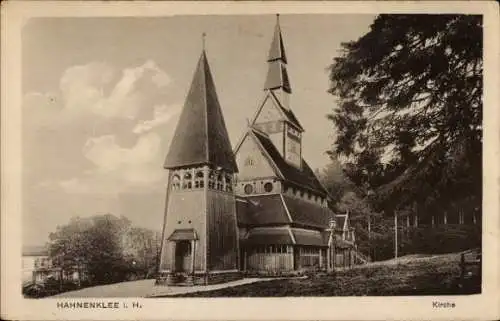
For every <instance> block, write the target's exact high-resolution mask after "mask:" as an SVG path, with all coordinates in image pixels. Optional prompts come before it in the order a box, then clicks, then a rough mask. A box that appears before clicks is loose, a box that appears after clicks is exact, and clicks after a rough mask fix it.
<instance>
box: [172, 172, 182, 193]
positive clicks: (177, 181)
mask: <svg viewBox="0 0 500 321" xmlns="http://www.w3.org/2000/svg"><path fill="white" fill-rule="evenodd" d="M180 188H181V177H180V176H179V175H177V174H175V175H174V176H172V189H174V190H178V189H180Z"/></svg>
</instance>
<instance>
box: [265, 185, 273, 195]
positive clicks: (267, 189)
mask: <svg viewBox="0 0 500 321" xmlns="http://www.w3.org/2000/svg"><path fill="white" fill-rule="evenodd" d="M264 190H265V191H266V192H268V193H269V192H270V191H272V190H273V184H272V183H265V184H264Z"/></svg>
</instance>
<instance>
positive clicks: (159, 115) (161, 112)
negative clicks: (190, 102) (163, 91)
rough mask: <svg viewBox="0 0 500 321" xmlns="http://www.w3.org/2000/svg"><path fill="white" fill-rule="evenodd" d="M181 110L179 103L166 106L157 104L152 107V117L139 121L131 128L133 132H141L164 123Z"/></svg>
mask: <svg viewBox="0 0 500 321" xmlns="http://www.w3.org/2000/svg"><path fill="white" fill-rule="evenodd" d="M180 111H181V106H180V105H174V106H170V107H167V105H157V106H155V107H154V113H153V117H154V118H153V119H150V120H144V121H140V122H139V123H137V125H135V127H134V128H133V129H132V132H133V133H135V134H142V133H145V132H148V131H150V130H152V129H153V128H155V127H157V126H160V125H163V124H166V123H168V122H169V121H170V120H172V119H173V117H174V116H176V115H177V114H178V113H179V112H180Z"/></svg>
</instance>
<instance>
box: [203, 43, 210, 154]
mask: <svg viewBox="0 0 500 321" xmlns="http://www.w3.org/2000/svg"><path fill="white" fill-rule="evenodd" d="M201 59H204V62H203V100H204V101H205V108H204V109H205V135H206V137H208V133H209V131H208V97H207V96H208V95H207V68H208V59H207V55H206V52H205V48H203V51H202V52H201ZM209 140H210V139H207V140H206V148H205V154H206V155H205V157H206V159H210V152H209V151H210V146H209Z"/></svg>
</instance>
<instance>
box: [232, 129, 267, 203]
mask: <svg viewBox="0 0 500 321" xmlns="http://www.w3.org/2000/svg"><path fill="white" fill-rule="evenodd" d="M236 163H237V164H238V169H239V173H238V174H237V180H238V181H244V180H249V179H254V178H262V177H274V176H275V173H274V169H273V168H272V167H271V165H270V164H269V161H268V160H267V158H266V157H265V156H264V155H263V153H262V152H261V150H260V148H259V146H258V145H257V143H256V142H255V141H254V140H253V138H252V137H251V136H249V135H247V136H246V137H245V140H244V141H243V143H242V144H241V146H240V148H239V150H238V153H237V154H236ZM239 194H241V193H239Z"/></svg>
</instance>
